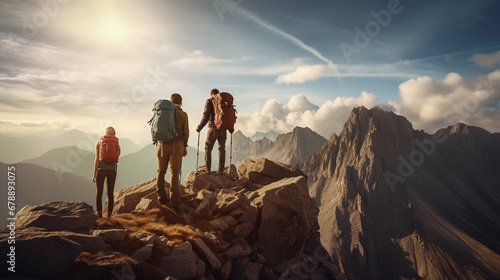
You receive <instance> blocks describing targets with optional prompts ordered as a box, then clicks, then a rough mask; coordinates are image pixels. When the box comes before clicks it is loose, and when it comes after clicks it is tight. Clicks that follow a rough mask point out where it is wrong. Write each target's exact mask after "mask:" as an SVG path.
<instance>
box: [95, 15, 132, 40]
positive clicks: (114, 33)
mask: <svg viewBox="0 0 500 280" xmlns="http://www.w3.org/2000/svg"><path fill="white" fill-rule="evenodd" d="M129 30H130V29H129V28H128V26H127V25H126V24H125V23H124V22H123V21H120V20H119V19H117V18H107V19H105V20H104V21H103V22H102V24H101V30H100V32H101V38H102V40H103V41H105V42H109V43H123V42H124V41H126V40H127V39H128V37H129Z"/></svg>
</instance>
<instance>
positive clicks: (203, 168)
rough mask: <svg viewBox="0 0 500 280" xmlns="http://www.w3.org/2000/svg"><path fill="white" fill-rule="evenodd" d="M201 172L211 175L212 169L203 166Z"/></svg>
mask: <svg viewBox="0 0 500 280" xmlns="http://www.w3.org/2000/svg"><path fill="white" fill-rule="evenodd" d="M199 170H200V171H201V172H204V173H206V174H210V169H208V168H207V167H206V166H203V167H201V168H200V169H199Z"/></svg>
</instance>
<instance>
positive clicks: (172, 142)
mask: <svg viewBox="0 0 500 280" xmlns="http://www.w3.org/2000/svg"><path fill="white" fill-rule="evenodd" d="M181 106H182V96H181V95H180V94H178V93H174V94H172V95H171V96H170V100H158V101H157V102H156V104H155V106H154V107H153V111H154V115H153V118H152V119H151V120H150V121H149V122H148V123H149V124H150V125H151V136H152V138H153V144H156V156H157V159H158V173H157V177H156V191H157V193H158V201H159V203H160V204H161V205H164V206H167V207H172V208H173V209H174V210H176V211H180V210H179V206H180V204H181V196H180V192H179V186H180V172H181V166H182V158H183V157H185V156H187V146H188V139H189V122H188V115H187V113H186V112H184V111H183V110H182V108H181ZM169 163H170V191H169V195H168V196H169V197H167V193H166V191H165V174H166V172H167V168H168V164H169Z"/></svg>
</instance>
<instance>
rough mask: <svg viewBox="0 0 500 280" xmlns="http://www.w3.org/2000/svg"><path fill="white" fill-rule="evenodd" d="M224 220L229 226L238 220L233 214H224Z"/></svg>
mask: <svg viewBox="0 0 500 280" xmlns="http://www.w3.org/2000/svg"><path fill="white" fill-rule="evenodd" d="M224 220H225V221H226V223H227V224H228V225H229V226H230V227H234V226H236V225H237V224H238V222H237V221H236V219H235V218H234V217H233V216H224Z"/></svg>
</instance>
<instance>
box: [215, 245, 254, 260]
mask: <svg viewBox="0 0 500 280" xmlns="http://www.w3.org/2000/svg"><path fill="white" fill-rule="evenodd" d="M250 254H252V250H251V249H250V250H248V249H246V248H243V246H241V245H240V244H236V245H233V246H232V247H230V248H229V249H227V250H226V251H224V252H222V256H223V257H224V258H227V259H230V260H234V259H239V258H242V257H246V256H250Z"/></svg>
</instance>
